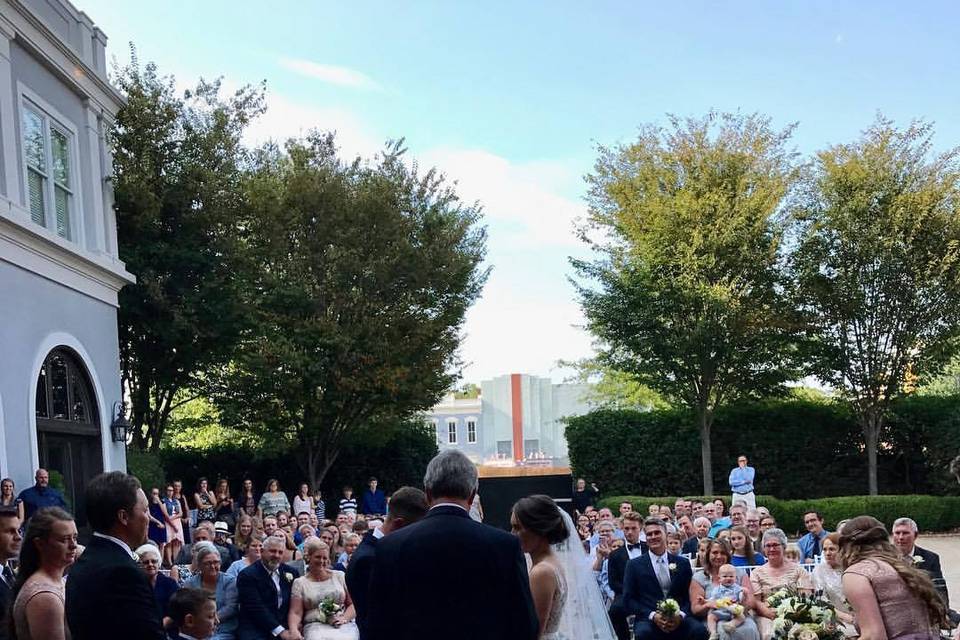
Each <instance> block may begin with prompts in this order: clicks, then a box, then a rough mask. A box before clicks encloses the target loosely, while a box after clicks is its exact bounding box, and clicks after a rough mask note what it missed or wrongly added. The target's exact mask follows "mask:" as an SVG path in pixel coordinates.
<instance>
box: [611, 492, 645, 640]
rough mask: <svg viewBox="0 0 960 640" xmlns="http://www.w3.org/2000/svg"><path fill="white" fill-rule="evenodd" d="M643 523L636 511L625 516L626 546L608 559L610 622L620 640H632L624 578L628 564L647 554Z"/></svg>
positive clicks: (624, 535) (623, 528)
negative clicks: (641, 533)
mask: <svg viewBox="0 0 960 640" xmlns="http://www.w3.org/2000/svg"><path fill="white" fill-rule="evenodd" d="M642 521H643V519H642V518H641V517H640V514H639V513H636V512H634V511H630V512H628V513H625V514H623V525H622V526H621V527H620V529H621V530H622V531H623V538H624V540H625V542H626V544H624V545H623V546H622V547H620V548H619V549H617V550H616V551H614V552H613V553H611V554H610V557H609V558H608V559H607V582H608V583H609V584H610V589H611V590H612V591H613V595H614V598H613V602H612V603H611V604H610V609H609V614H610V622H611V623H612V624H613V630H614V631H615V632H616V634H617V638H618V640H630V626H629V625H628V624H627V611H626V609H624V607H623V577H624V574H625V573H626V570H627V562H628V561H629V560H633V559H634V558H639V557H640V556H641V555H643V554H644V553H646V552H647V545H646V544H645V543H643V542H640V531H641V527H640V523H641V522H642Z"/></svg>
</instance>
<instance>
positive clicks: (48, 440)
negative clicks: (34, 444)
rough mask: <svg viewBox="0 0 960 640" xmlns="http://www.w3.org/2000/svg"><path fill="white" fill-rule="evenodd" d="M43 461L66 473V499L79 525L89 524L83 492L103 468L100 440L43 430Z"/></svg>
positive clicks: (48, 467) (41, 455)
mask: <svg viewBox="0 0 960 640" xmlns="http://www.w3.org/2000/svg"><path fill="white" fill-rule="evenodd" d="M40 464H41V465H42V466H43V468H44V469H46V470H47V471H57V472H59V473H60V474H61V475H62V476H63V484H64V498H65V499H66V501H67V504H68V505H69V507H70V510H71V512H72V513H73V514H74V518H75V519H76V521H77V526H78V527H85V526H86V524H87V521H86V520H87V519H86V509H85V502H84V491H85V489H86V485H87V482H89V481H90V479H91V478H93V476H95V475H97V474H98V473H100V472H102V471H103V460H102V458H101V454H100V439H99V438H93V437H90V436H86V435H76V434H65V433H57V432H52V431H41V432H40Z"/></svg>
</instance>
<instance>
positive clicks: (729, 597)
mask: <svg viewBox="0 0 960 640" xmlns="http://www.w3.org/2000/svg"><path fill="white" fill-rule="evenodd" d="M707 599H708V600H713V601H714V602H716V603H717V608H716V609H711V610H710V613H709V614H708V615H707V629H709V630H710V640H716V638H717V623H718V622H724V623H725V624H724V625H723V628H724V629H725V630H726V631H727V632H730V631H733V630H734V629H736V628H737V627H739V626H740V625H741V624H743V606H742V604H743V602H742V601H743V587H741V586H740V585H739V584H737V569H736V567H734V566H733V565H730V564H725V565H723V566H722V567H720V584H718V585H710V588H709V589H707Z"/></svg>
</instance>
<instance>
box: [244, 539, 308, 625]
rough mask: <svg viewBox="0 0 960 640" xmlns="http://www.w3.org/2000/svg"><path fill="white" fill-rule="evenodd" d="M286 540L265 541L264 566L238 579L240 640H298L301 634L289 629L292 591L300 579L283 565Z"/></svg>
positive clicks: (256, 565)
mask: <svg viewBox="0 0 960 640" xmlns="http://www.w3.org/2000/svg"><path fill="white" fill-rule="evenodd" d="M283 551H284V541H283V538H278V537H276V536H271V537H269V538H267V539H266V540H264V541H263V551H262V554H261V558H260V562H255V563H254V564H252V565H250V566H249V567H247V568H246V569H244V570H243V571H241V572H240V574H239V575H238V576H237V593H238V595H239V600H240V623H239V624H240V626H239V630H240V632H239V634H238V638H239V640H270V638H273V637H279V638H280V640H297V639H298V638H300V633H299V631H297V630H294V629H288V628H287V613H288V612H289V611H290V589H291V587H292V585H293V581H294V580H295V579H296V578H297V577H298V575H299V574H298V573H297V571H296V569H294V568H293V567H290V566H288V565H285V564H283V563H282V562H280V560H281V558H283Z"/></svg>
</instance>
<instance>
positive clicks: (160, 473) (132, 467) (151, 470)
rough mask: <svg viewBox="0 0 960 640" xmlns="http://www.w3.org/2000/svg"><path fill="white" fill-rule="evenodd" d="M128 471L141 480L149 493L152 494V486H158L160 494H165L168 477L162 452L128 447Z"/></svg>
mask: <svg viewBox="0 0 960 640" xmlns="http://www.w3.org/2000/svg"><path fill="white" fill-rule="evenodd" d="M127 473H129V474H130V475H133V476H136V477H137V479H138V480H140V485H141V486H142V487H143V490H144V491H145V492H146V493H147V495H150V489H151V488H152V487H158V488H159V489H160V495H161V496H162V495H163V485H164V484H165V483H166V481H167V478H166V473H165V471H164V467H163V458H162V456H161V453H160V452H157V451H139V450H137V449H127Z"/></svg>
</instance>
